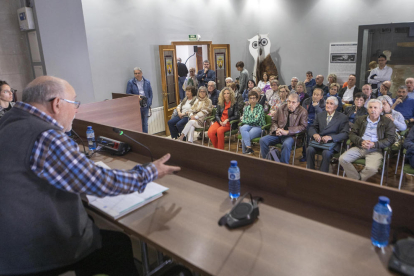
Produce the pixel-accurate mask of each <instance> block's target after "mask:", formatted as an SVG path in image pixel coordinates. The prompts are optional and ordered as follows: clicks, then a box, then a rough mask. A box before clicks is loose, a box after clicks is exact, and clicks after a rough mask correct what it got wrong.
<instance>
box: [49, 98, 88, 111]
mask: <svg viewBox="0 0 414 276" xmlns="http://www.w3.org/2000/svg"><path fill="white" fill-rule="evenodd" d="M54 99H56V97H55V98H52V99H50V100H48V102H51V101H53V100H54ZM59 99H61V100H62V101H65V102H68V103H71V104H74V105H75V107H76V109H78V108H79V106H80V105H81V102H79V101H71V100H66V99H63V98H59Z"/></svg>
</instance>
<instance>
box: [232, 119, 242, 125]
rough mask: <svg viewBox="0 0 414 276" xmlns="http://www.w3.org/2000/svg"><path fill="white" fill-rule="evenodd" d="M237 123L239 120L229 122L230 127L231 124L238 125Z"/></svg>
mask: <svg viewBox="0 0 414 276" xmlns="http://www.w3.org/2000/svg"><path fill="white" fill-rule="evenodd" d="M239 121H240V119H237V120H233V121H230V125H232V124H234V123H238V122H239Z"/></svg>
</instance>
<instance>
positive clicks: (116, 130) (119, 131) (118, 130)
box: [112, 127, 154, 162]
mask: <svg viewBox="0 0 414 276" xmlns="http://www.w3.org/2000/svg"><path fill="white" fill-rule="evenodd" d="M112 130H113V131H114V132H115V133H118V134H119V135H124V136H125V137H127V138H128V139H130V140H132V141H134V142H135V143H137V144H138V145H140V146H142V147H143V148H145V149H147V151H148V152H149V153H150V156H151V162H154V157H152V152H151V150H150V149H149V148H148V147H147V146H144V145H143V144H141V143H140V142H138V141H137V140H135V139H133V138H132V137H130V136H128V135H126V134H125V133H124V132H123V131H122V130H120V129H119V128H116V127H114V128H113V129H112Z"/></svg>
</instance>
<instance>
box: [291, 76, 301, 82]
mask: <svg viewBox="0 0 414 276" xmlns="http://www.w3.org/2000/svg"><path fill="white" fill-rule="evenodd" d="M290 80H297V81H299V79H298V78H297V77H293V78H291V79H290Z"/></svg>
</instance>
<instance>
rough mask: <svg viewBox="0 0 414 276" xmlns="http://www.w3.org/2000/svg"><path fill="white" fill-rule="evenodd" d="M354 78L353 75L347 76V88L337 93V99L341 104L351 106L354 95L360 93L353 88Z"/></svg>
mask: <svg viewBox="0 0 414 276" xmlns="http://www.w3.org/2000/svg"><path fill="white" fill-rule="evenodd" d="M355 83H356V76H355V75H354V74H351V75H349V77H348V81H347V86H346V87H344V88H342V89H341V90H340V91H339V93H338V94H339V97H340V98H341V99H342V103H345V104H353V103H354V98H355V94H356V93H358V92H361V89H359V88H358V87H356V86H355Z"/></svg>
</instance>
